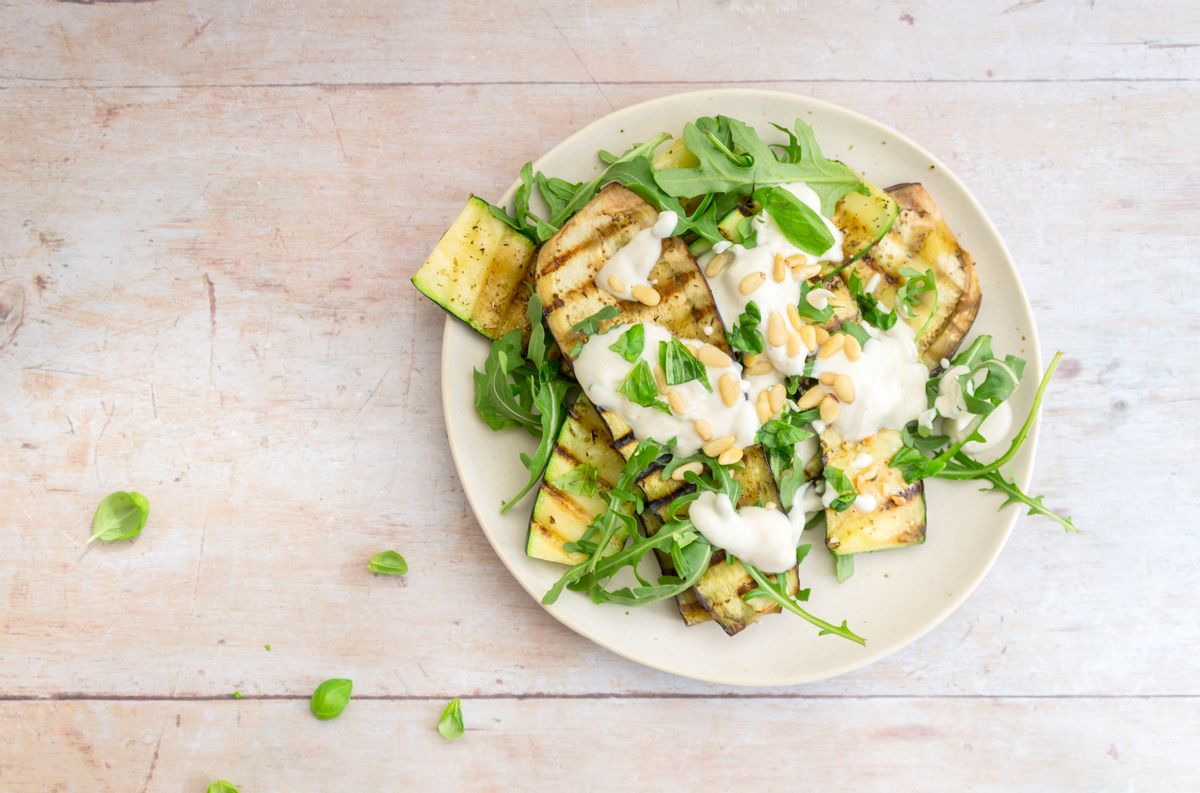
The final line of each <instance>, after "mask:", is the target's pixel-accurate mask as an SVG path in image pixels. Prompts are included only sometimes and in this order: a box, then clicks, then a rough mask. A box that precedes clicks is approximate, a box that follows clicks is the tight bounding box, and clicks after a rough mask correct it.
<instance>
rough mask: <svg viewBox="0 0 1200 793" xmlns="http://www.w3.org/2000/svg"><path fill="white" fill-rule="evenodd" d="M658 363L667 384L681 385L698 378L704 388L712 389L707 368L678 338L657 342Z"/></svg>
mask: <svg viewBox="0 0 1200 793" xmlns="http://www.w3.org/2000/svg"><path fill="white" fill-rule="evenodd" d="M658 363H659V365H660V366H662V369H663V375H664V377H665V378H666V381H667V385H682V384H683V383H690V382H691V381H692V380H699V381H700V384H701V385H703V386H704V388H705V389H707V390H708V391H712V383H710V382H708V370H707V369H705V368H704V364H702V363H700V359H699V358H697V357H696V356H695V355H694V354H693V353H692V351H691V350H689V349H688V348H687V347H686V346H685V345H684V343H683V342H681V341H680V340H679V339H676V338H672V339H671V340H670V341H660V342H659V343H658Z"/></svg>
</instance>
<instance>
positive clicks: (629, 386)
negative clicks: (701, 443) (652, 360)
mask: <svg viewBox="0 0 1200 793" xmlns="http://www.w3.org/2000/svg"><path fill="white" fill-rule="evenodd" d="M617 393H620V394H624V395H625V396H626V397H627V398H628V399H629V401H630V402H632V403H633V404H635V405H641V406H642V407H646V408H655V409H656V410H661V411H662V412H663V413H670V412H671V409H670V408H669V407H667V403H666V402H663V401H662V400H661V399H659V398H658V383H656V382H654V375H653V374H652V373H651V372H650V364H648V363H646V362H645V361H638V362H637V365H636V366H634V367H633V368H632V369H630V370H629V374H627V375H625V379H624V380H622V381H621V384H620V385H619V386H617Z"/></svg>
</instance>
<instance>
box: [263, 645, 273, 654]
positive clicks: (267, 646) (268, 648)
mask: <svg viewBox="0 0 1200 793" xmlns="http://www.w3.org/2000/svg"><path fill="white" fill-rule="evenodd" d="M263 649H264V650H266V651H267V652H271V645H269V644H264V645H263Z"/></svg>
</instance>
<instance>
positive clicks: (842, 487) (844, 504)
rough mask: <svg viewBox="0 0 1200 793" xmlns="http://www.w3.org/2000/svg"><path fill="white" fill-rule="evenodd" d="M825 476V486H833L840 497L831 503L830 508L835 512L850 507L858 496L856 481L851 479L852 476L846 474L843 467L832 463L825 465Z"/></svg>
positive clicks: (843, 510)
mask: <svg viewBox="0 0 1200 793" xmlns="http://www.w3.org/2000/svg"><path fill="white" fill-rule="evenodd" d="M824 477H825V486H826V487H832V488H833V489H834V490H836V491H837V493H838V497H837V498H835V499H834V500H833V501H832V502H831V503H830V504H829V508H830V509H832V510H833V511H834V512H845V511H846V510H848V509H850V507H851V505H853V504H854V499H856V498H858V491H857V490H855V489H854V483H853V482H851V481H850V477H848V476H846V474H845V472H844V471H842V469H840V468H835V467H833V466H832V465H827V466H825V473H824Z"/></svg>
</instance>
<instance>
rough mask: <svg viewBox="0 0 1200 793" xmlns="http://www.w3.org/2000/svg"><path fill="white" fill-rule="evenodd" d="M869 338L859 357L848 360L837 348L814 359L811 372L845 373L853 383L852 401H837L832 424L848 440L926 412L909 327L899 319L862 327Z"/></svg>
mask: <svg viewBox="0 0 1200 793" xmlns="http://www.w3.org/2000/svg"><path fill="white" fill-rule="evenodd" d="M867 332H868V333H869V334H871V338H870V339H868V340H867V343H866V344H864V345H863V348H862V356H861V357H859V359H858V360H857V361H851V360H850V359H849V358H847V357H846V355H845V353H844V352H842V351H839V352H837V353H835V354H834V355H832V356H830V357H829V358H826V359H824V360H821V359H817V362H816V367H815V368H814V370H813V371H814V375H815V376H817V377H819V376H820V375H822V374H824V373H825V372H833V373H836V374H844V375H846V376H847V377H849V378H850V380H851V381H852V382H853V383H854V401H853V402H843V403H841V406H840V407H841V412H840V414H839V415H838V417H837V419H836V420H835V421H834V422H833V424H832V426H833V428H834V429H835V430H837V431H838V434H840V435H841V436H842V437H843V438H845V439H847V440H854V441H858V440H862V439H863V438H865V437H867V436H868V435H874V434H875V433H877V432H879V430H881V429H893V430H898V429H900V428H901V427H903V426H904V425H905V424H907V423H908V422H910V421H912V420H914V419H916V418H917V417H918V416H920V415H921V412H922V411H923V410H925V404H926V398H925V380H926V379H927V378H928V372H927V371H926V369H925V367H924V365H922V364H921V363H920V361H919V360H918V359H917V345H916V342H915V341H914V340H913V331H912V328H910V327H909V326H908V325H906V324H904V323H903V322H897V323H896V324H895V325H893V326H892V327H891V329H889V330H887V331H885V332H881V331H879V330H878V329H877V328H873V327H867Z"/></svg>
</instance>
